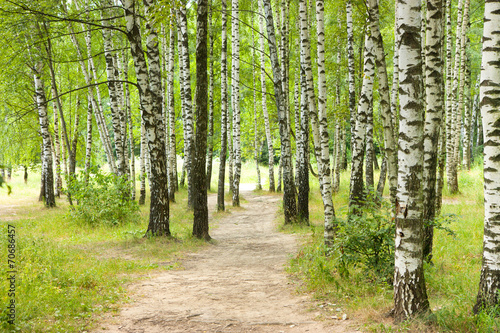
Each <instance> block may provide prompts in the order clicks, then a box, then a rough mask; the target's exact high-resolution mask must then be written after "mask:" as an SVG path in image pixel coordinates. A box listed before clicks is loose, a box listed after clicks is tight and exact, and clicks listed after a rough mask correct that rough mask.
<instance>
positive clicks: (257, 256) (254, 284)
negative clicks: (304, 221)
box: [95, 184, 357, 333]
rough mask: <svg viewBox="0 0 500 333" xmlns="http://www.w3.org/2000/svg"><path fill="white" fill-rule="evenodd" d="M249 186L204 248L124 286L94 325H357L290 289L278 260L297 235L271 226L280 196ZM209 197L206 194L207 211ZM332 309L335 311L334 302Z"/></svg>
mask: <svg viewBox="0 0 500 333" xmlns="http://www.w3.org/2000/svg"><path fill="white" fill-rule="evenodd" d="M252 188H253V185H252V186H248V184H242V187H241V197H242V200H241V202H242V205H241V208H235V209H232V210H231V212H230V213H227V215H226V216H224V217H222V218H221V220H220V221H219V222H218V224H217V226H216V227H215V228H214V226H211V230H210V234H211V236H212V238H213V239H214V241H213V242H212V244H211V245H210V246H209V247H208V248H205V249H204V250H202V251H200V252H197V253H192V254H188V255H187V256H186V257H185V258H184V259H182V260H181V262H180V266H179V268H178V269H175V270H170V271H165V272H162V273H158V274H155V275H153V276H152V277H151V278H149V279H147V280H141V281H139V282H135V283H132V284H131V285H129V286H128V287H127V290H128V292H129V295H130V302H129V303H127V304H125V305H124V306H123V307H122V309H121V310H120V311H118V312H116V313H109V314H108V315H106V317H105V318H104V320H103V321H102V322H101V323H98V324H97V329H96V330H95V332H103V331H106V332H117V333H118V332H120V333H125V332H126V333H139V332H148V333H154V332H273V333H275V332H276V333H277V332H317V333H322V332H355V331H357V329H356V327H355V323H354V322H353V321H352V320H351V319H347V320H335V319H332V318H336V317H337V316H332V313H327V312H326V310H325V309H324V308H323V306H322V305H319V306H318V304H317V302H314V301H313V300H312V299H311V297H310V296H309V295H304V294H302V295H300V294H298V293H297V292H296V291H295V289H296V287H297V285H295V283H294V282H292V281H291V280H290V279H289V278H288V277H287V274H286V272H285V265H286V263H287V260H288V258H289V256H290V255H292V254H293V253H295V252H296V251H297V249H298V241H299V239H298V238H297V236H296V235H292V234H286V233H281V232H279V231H278V230H277V225H276V222H275V218H276V212H277V210H278V203H279V201H280V197H278V196H272V195H260V194H258V193H254V192H252V191H251V189H252ZM216 200H217V197H216V195H214V194H212V195H210V196H209V211H211V212H213V211H215V205H216ZM227 204H230V203H227ZM330 311H332V310H330ZM334 311H337V312H333V314H337V315H338V317H339V319H340V318H342V312H341V309H336V310H334Z"/></svg>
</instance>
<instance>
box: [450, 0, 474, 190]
mask: <svg viewBox="0 0 500 333" xmlns="http://www.w3.org/2000/svg"><path fill="white" fill-rule="evenodd" d="M464 1H465V2H464V8H463V17H462V25H461V28H462V31H461V32H460V76H459V83H458V84H459V86H458V105H456V107H457V110H456V112H457V115H456V118H457V120H456V125H455V126H456V130H455V138H454V140H455V146H454V151H453V154H454V155H455V158H454V160H455V164H456V166H455V168H456V169H458V167H459V166H460V137H461V134H462V113H463V110H464V90H465V74H466V71H467V70H466V67H467V55H466V53H465V49H466V47H467V36H466V34H467V28H468V26H469V23H468V22H469V6H470V0H464ZM456 52H458V49H457V51H456ZM457 191H458V175H457Z"/></svg>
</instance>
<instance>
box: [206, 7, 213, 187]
mask: <svg viewBox="0 0 500 333" xmlns="http://www.w3.org/2000/svg"><path fill="white" fill-rule="evenodd" d="M209 7H210V9H209V17H208V32H209V34H210V36H209V44H210V51H209V58H210V76H209V82H210V83H209V87H210V92H209V95H210V99H209V101H208V153H207V189H208V190H210V187H211V182H212V161H213V155H214V31H213V27H212V12H213V10H212V1H210V6H209Z"/></svg>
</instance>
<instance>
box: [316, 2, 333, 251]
mask: <svg viewBox="0 0 500 333" xmlns="http://www.w3.org/2000/svg"><path fill="white" fill-rule="evenodd" d="M324 10H325V8H324V1H323V0H316V26H317V32H318V47H317V51H318V60H317V61H318V118H319V119H318V120H319V132H320V136H321V164H320V165H319V166H321V168H322V170H321V173H320V175H321V176H322V178H323V187H322V193H321V195H322V198H323V209H324V214H325V221H324V224H325V232H324V239H325V244H326V246H328V247H331V246H333V241H334V238H335V230H334V223H335V211H334V208H333V201H332V182H331V174H330V173H331V169H330V149H329V141H330V137H329V134H328V120H327V117H326V106H327V105H326V98H327V93H326V67H325V23H324ZM319 166H318V167H319Z"/></svg>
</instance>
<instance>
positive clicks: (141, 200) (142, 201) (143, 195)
mask: <svg viewBox="0 0 500 333" xmlns="http://www.w3.org/2000/svg"><path fill="white" fill-rule="evenodd" d="M141 118H142V108H141ZM140 142H141V143H140V144H141V155H140V162H139V168H140V172H141V173H140V177H139V178H140V181H141V186H140V190H139V205H144V204H145V202H146V154H149V152H148V151H147V149H148V148H147V144H146V131H145V128H144V121H141V140H140Z"/></svg>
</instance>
